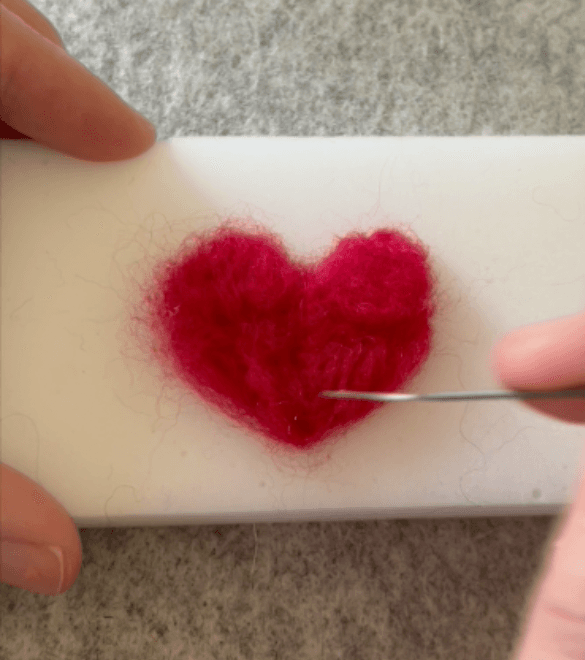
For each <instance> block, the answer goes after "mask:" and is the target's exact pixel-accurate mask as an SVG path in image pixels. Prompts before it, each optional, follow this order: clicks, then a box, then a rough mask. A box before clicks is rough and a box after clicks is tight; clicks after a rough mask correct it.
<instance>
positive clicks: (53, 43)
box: [0, 0, 156, 162]
mask: <svg viewBox="0 0 585 660" xmlns="http://www.w3.org/2000/svg"><path fill="white" fill-rule="evenodd" d="M0 62H2V67H1V72H0V138H8V139H18V138H24V137H27V138H31V139H33V140H35V141H36V142H38V143H40V144H42V145H44V146H46V147H49V148H50V149H54V150H55V151H60V152H62V153H64V154H67V155H69V156H73V157H75V158H79V159H83V160H91V161H101V162H104V161H117V160H125V159H127V158H134V157H135V156H138V155H139V154H141V153H143V152H144V151H147V150H148V149H150V147H151V146H152V145H153V144H154V142H155V140H156V132H155V129H154V126H152V124H151V123H150V122H148V121H147V120H146V119H145V118H144V117H142V116H141V115H140V114H138V113H137V112H136V111H135V110H133V109H132V108H130V106H128V105H127V104H126V103H124V101H122V99H121V98H120V97H119V96H117V95H116V94H115V93H114V92H113V91H112V90H111V89H110V88H109V87H107V85H104V83H102V82H101V80H99V78H96V77H95V76H94V75H93V74H92V73H90V72H89V71H88V70H87V69H86V68H85V67H84V66H83V65H82V64H81V63H79V62H78V61H76V60H75V59H73V58H72V57H70V56H69V55H68V54H67V52H66V51H65V49H64V47H63V44H62V42H61V39H60V38H59V35H58V34H57V32H56V31H55V29H54V28H53V26H52V25H51V24H50V23H49V22H48V21H47V19H46V18H45V17H44V16H43V15H42V14H40V13H39V12H37V10H36V9H34V8H33V7H32V6H31V5H29V4H28V3H27V2H25V0H0Z"/></svg>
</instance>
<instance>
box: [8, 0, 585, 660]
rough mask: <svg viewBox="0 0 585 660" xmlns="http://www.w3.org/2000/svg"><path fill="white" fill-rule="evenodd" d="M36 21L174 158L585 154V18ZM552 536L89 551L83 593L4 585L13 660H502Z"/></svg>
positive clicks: (397, 536)
mask: <svg viewBox="0 0 585 660" xmlns="http://www.w3.org/2000/svg"><path fill="white" fill-rule="evenodd" d="M33 4H34V5H35V6H36V7H37V8H38V9H39V10H40V11H41V12H42V13H43V14H44V15H45V16H47V18H48V19H49V20H50V21H51V22H52V23H53V24H54V26H55V27H56V29H57V30H58V31H59V33H60V34H61V36H62V38H63V40H64V42H65V46H66V47H67V49H68V51H69V53H70V54H71V55H73V56H74V57H76V58H77V59H79V60H80V61H81V62H82V63H83V64H84V65H85V66H86V67H88V68H89V69H90V70H91V71H92V72H93V73H95V74H96V75H97V76H99V77H100V78H101V79H102V80H103V81H104V82H106V83H107V84H108V85H109V86H110V87H111V88H112V89H114V90H115V91H116V92H117V93H118V94H119V95H120V96H121V97H122V98H123V99H124V100H126V101H127V102H128V103H130V104H131V105H133V106H134V107H135V108H136V109H137V110H139V111H140V112H142V113H143V114H144V115H146V116H147V117H148V118H149V119H150V120H151V121H152V122H153V123H154V124H155V125H156V127H157V129H158V137H159V139H167V138H169V137H172V136H186V135H321V136H322V135H327V136H334V135H499V134H502V135H533V134H544V135H554V134H574V135H583V134H584V133H585V8H584V6H583V3H582V2H581V1H580V0H534V1H533V2H518V1H516V0H412V1H407V0H394V1H382V0H320V1H319V2H317V1H310V0H298V1H296V2H295V1H294V0H265V1H262V0H183V1H180V0H148V1H147V2H142V1H139V0H68V1H67V2H66V1H64V0H35V1H34V2H33ZM584 435H585V434H584ZM554 525H555V520H554V519H552V518H546V517H542V518H491V519H485V518H484V519H462V520H459V519H442V520H413V521H409V520H399V521H371V522H335V523H307V524H273V525H255V526H253V525H230V526H219V527H218V526H202V527H188V528H187V527H182V528H144V529H89V530H83V531H81V538H82V543H83V552H84V560H83V566H82V569H81V574H80V576H79V578H78V580H77V582H76V583H75V585H74V586H73V587H72V589H70V590H69V591H68V592H67V593H66V594H63V595H61V596H58V597H56V598H50V597H44V596H37V595H33V594H30V593H28V592H23V591H20V590H18V589H15V588H12V587H8V586H6V585H0V660H5V659H6V660H7V659H11V660H37V659H39V660H52V659H59V660H76V659H80V660H109V659H110V658H111V659H115V660H126V659H128V660H130V659H132V660H134V659H136V660H138V659H139V660H151V659H156V660H159V659H160V660H163V659H164V660H170V659H177V660H183V659H184V660H212V659H220V660H232V659H233V660H239V659H254V660H289V659H290V660H334V659H343V660H390V659H391V660H426V659H429V660H431V659H432V660H447V659H449V660H463V659H465V660H469V659H474V660H500V659H505V658H508V657H509V654H510V651H511V648H512V644H513V642H514V640H515V638H516V636H517V633H518V630H519V626H520V622H521V617H522V614H523V608H524V605H525V602H526V598H527V597H528V595H529V593H530V589H531V587H532V585H533V584H534V581H535V579H536V577H537V575H538V573H539V567H540V566H541V562H542V560H543V557H544V553H545V547H546V541H547V539H549V538H550V533H551V530H552V529H553V528H554Z"/></svg>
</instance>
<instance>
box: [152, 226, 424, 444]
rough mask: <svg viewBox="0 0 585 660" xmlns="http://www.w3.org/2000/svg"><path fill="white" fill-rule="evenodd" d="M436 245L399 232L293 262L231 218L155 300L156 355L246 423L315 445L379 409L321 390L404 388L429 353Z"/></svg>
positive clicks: (164, 276) (193, 246)
mask: <svg viewBox="0 0 585 660" xmlns="http://www.w3.org/2000/svg"><path fill="white" fill-rule="evenodd" d="M433 295H434V294H433V276H432V272H431V268H430V265H429V262H428V255H427V250H426V249H425V248H424V246H422V245H421V244H420V243H419V242H418V241H417V240H416V239H414V238H410V237H407V236H406V235H404V234H403V233H401V232H399V231H397V230H395V229H379V230H377V231H375V232H373V233H372V234H371V235H365V234H360V233H357V232H356V233H351V234H349V235H347V236H346V237H344V238H342V239H340V240H339V241H338V243H337V245H336V246H335V247H334V248H333V249H332V250H331V251H330V253H329V254H328V255H326V256H325V257H324V258H322V259H320V260H314V261H311V262H309V261H306V260H304V261H303V260H301V259H293V258H290V257H289V256H288V254H287V251H286V249H285V247H284V245H283V244H282V242H281V240H280V239H279V238H278V237H277V236H275V235H274V234H271V233H270V232H268V231H266V230H264V229H263V228H261V227H255V228H250V227H248V228H241V227H239V226H237V221H235V222H234V220H228V221H227V222H225V223H222V224H221V225H220V226H219V227H218V228H217V229H215V230H213V231H211V232H208V233H204V234H200V235H196V236H191V237H189V240H188V241H187V242H186V243H185V245H184V248H183V250H181V252H180V254H179V255H177V256H176V257H174V258H172V259H169V260H167V261H165V262H164V263H163V264H161V266H160V267H159V269H158V270H157V273H156V286H155V288H154V289H153V290H152V291H150V292H149V295H148V296H147V298H146V299H145V304H146V305H147V307H148V310H149V317H150V328H151V332H152V336H153V339H154V342H153V344H154V346H155V347H156V348H154V354H155V356H156V358H157V359H158V360H159V361H160V362H162V363H163V364H165V365H166V366H167V367H169V368H170V370H171V372H172V373H173V374H174V375H175V376H176V377H177V378H178V379H179V380H180V381H181V382H182V383H183V384H184V385H186V386H187V387H188V389H189V390H191V391H192V392H194V393H195V394H196V395H198V396H199V397H201V398H202V399H203V400H204V401H206V402H207V403H209V404H211V405H212V406H215V407H216V408H218V409H219V410H221V411H222V412H223V413H224V414H225V415H227V416H228V417H229V418H231V419H233V420H235V421H236V422H237V423H239V424H241V425H242V426H244V427H246V428H248V429H250V430H252V431H254V432H256V433H261V434H262V435H264V436H266V437H268V438H270V439H272V440H274V441H276V442H278V443H284V444H286V445H288V446H292V447H296V448H299V449H308V448H310V447H312V446H314V445H316V444H317V443H319V442H321V441H323V440H324V439H326V438H329V437H330V436H332V435H333V434H334V433H336V432H339V431H341V430H343V429H345V428H347V427H348V426H349V425H351V424H354V423H355V422H357V421H359V420H361V419H363V418H364V417H365V416H366V415H368V414H369V413H370V412H371V411H372V410H374V409H375V408H378V407H379V406H380V405H381V404H378V403H371V402H365V401H352V400H333V399H324V398H321V397H319V396H318V395H319V392H320V391H321V390H336V389H352V390H369V391H391V390H397V389H400V388H401V387H402V386H403V385H404V384H405V383H406V382H407V381H408V380H409V379H410V378H411V377H412V376H414V375H415V373H416V372H417V371H418V369H419V368H420V366H421V365H422V363H423V362H424V361H425V359H426V358H427V357H428V354H429V351H430V347H431V339H432V326H431V321H432V316H433V313H434V303H433Z"/></svg>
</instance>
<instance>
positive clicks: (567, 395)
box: [319, 389, 585, 403]
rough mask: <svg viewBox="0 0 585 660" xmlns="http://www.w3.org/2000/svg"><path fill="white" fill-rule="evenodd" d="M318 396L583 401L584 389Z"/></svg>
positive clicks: (327, 393)
mask: <svg viewBox="0 0 585 660" xmlns="http://www.w3.org/2000/svg"><path fill="white" fill-rule="evenodd" d="M319 396H321V397H324V398H327V399H359V400H363V401H381V402H396V403H398V402H406V401H484V400H486V399H585V389H570V390H541V391H536V390H533V391H518V390H511V391H506V390H493V391H490V390H487V391H478V392H439V393H435V394H407V393H403V392H353V391H351V390H324V391H323V392H320V393H319Z"/></svg>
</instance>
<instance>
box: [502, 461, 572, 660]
mask: <svg viewBox="0 0 585 660" xmlns="http://www.w3.org/2000/svg"><path fill="white" fill-rule="evenodd" d="M580 473H581V474H582V475H583V474H584V473H585V454H584V455H583V457H582V459H581V472H580ZM554 538H555V540H554V542H553V544H552V552H551V553H550V554H549V556H548V558H547V561H546V565H545V568H544V578H543V579H541V581H540V583H539V584H538V585H537V587H536V589H535V591H534V593H533V596H532V597H531V599H530V601H531V602H530V604H529V606H528V607H529V613H530V614H529V617H528V619H527V620H526V623H525V628H524V631H523V633H522V635H521V638H520V639H521V641H520V643H519V644H518V647H517V650H516V653H515V654H514V655H513V656H512V657H513V658H514V660H573V659H576V658H585V479H584V478H583V476H582V477H581V483H580V485H579V488H578V491H577V497H576V499H575V501H574V503H573V505H572V506H571V507H570V508H569V510H568V513H566V514H565V516H564V519H561V522H560V524H559V527H558V530H557V532H555V534H554Z"/></svg>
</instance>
